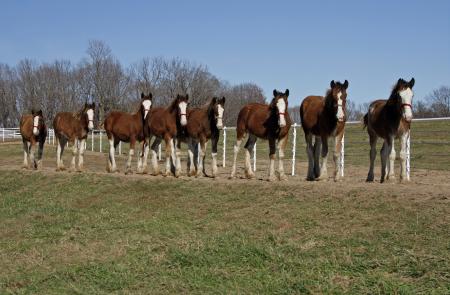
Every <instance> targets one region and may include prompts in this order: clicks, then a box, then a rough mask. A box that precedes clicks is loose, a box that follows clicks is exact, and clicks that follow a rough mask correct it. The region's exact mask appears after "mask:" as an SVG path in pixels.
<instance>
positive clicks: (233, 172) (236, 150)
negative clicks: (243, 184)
mask: <svg viewBox="0 0 450 295" xmlns="http://www.w3.org/2000/svg"><path fill="white" fill-rule="evenodd" d="M236 134H237V139H236V143H235V144H234V148H233V152H234V153H233V166H232V168H231V174H230V179H232V178H235V177H236V161H237V156H238V153H239V149H240V147H241V143H242V139H243V138H244V137H245V133H244V132H242V131H240V130H237V131H236Z"/></svg>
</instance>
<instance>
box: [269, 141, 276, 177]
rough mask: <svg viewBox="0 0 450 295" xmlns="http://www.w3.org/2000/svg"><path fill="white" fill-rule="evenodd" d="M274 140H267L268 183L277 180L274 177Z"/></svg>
mask: <svg viewBox="0 0 450 295" xmlns="http://www.w3.org/2000/svg"><path fill="white" fill-rule="evenodd" d="M275 143H276V139H275V138H270V139H269V181H275V180H277V178H276V176H275V156H276V146H275Z"/></svg>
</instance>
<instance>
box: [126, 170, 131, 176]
mask: <svg viewBox="0 0 450 295" xmlns="http://www.w3.org/2000/svg"><path fill="white" fill-rule="evenodd" d="M128 174H133V171H131V170H127V171H125V175H128Z"/></svg>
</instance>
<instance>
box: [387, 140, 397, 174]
mask: <svg viewBox="0 0 450 295" xmlns="http://www.w3.org/2000/svg"><path fill="white" fill-rule="evenodd" d="M395 157H396V153H395V140H394V139H392V146H391V152H390V153H389V161H388V162H387V164H386V180H394V179H395Z"/></svg>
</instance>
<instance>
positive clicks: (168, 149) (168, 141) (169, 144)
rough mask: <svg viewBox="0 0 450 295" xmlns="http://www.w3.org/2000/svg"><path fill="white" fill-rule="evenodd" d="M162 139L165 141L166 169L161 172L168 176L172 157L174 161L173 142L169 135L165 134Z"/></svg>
mask: <svg viewBox="0 0 450 295" xmlns="http://www.w3.org/2000/svg"><path fill="white" fill-rule="evenodd" d="M164 141H165V143H166V170H165V171H164V173H163V176H169V175H170V174H171V169H170V168H171V162H170V160H171V159H172V162H173V163H175V160H176V159H175V151H174V149H175V147H174V144H173V139H172V138H171V137H169V136H166V137H165V138H164Z"/></svg>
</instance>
